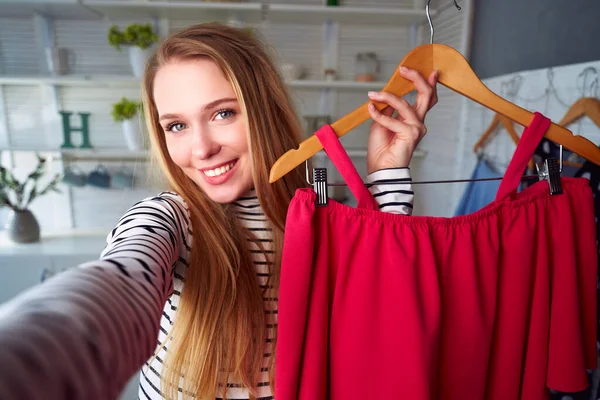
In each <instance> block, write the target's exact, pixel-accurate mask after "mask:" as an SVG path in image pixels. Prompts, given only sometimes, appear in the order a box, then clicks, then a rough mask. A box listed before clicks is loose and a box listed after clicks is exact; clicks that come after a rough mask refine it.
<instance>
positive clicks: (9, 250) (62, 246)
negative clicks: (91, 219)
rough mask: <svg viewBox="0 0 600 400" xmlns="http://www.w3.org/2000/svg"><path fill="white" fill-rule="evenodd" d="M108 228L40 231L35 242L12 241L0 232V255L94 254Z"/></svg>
mask: <svg viewBox="0 0 600 400" xmlns="http://www.w3.org/2000/svg"><path fill="white" fill-rule="evenodd" d="M109 232H110V230H108V229H107V230H96V231H81V230H80V231H78V230H69V231H63V232H42V235H41V236H42V237H41V239H40V241H39V242H36V243H14V242H11V241H10V240H9V239H8V235H7V234H6V232H0V256H16V255H48V256H57V255H95V256H98V255H99V254H100V252H101V251H102V249H103V248H104V246H105V245H106V236H107V235H108V233H109Z"/></svg>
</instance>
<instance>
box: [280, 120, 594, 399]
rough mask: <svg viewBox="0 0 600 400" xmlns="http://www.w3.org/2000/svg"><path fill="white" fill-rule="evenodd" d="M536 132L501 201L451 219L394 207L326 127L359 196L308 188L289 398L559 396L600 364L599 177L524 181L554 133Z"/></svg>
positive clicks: (286, 305)
mask: <svg viewBox="0 0 600 400" xmlns="http://www.w3.org/2000/svg"><path fill="white" fill-rule="evenodd" d="M548 124H549V120H548V119H546V118H545V117H543V116H541V115H540V114H537V113H536V116H535V118H534V120H533V122H532V123H531V125H530V126H529V127H528V128H527V129H526V130H525V132H524V133H523V136H522V139H521V142H520V143H519V146H518V147H517V150H516V152H515V155H514V157H513V159H512V161H511V164H510V166H509V168H508V170H507V172H506V175H505V177H504V178H503V181H502V183H501V185H500V188H499V190H498V194H497V198H496V200H495V201H494V202H493V203H491V204H490V205H488V206H486V207H485V208H483V209H482V210H479V211H477V212H475V213H473V214H469V215H465V216H459V217H452V218H442V217H417V216H403V215H396V214H386V213H383V212H380V211H378V207H377V204H376V202H375V201H374V199H373V197H372V196H371V194H370V193H369V191H368V190H367V188H366V187H365V186H364V184H363V183H362V181H361V178H360V176H359V174H358V173H357V171H356V169H355V168H354V166H353V165H352V163H351V161H350V159H349V157H348V155H347V154H346V153H345V151H344V149H343V147H342V146H341V144H340V142H339V140H338V138H337V136H336V135H335V133H334V132H333V130H332V129H331V127H329V126H326V127H324V128H321V129H320V130H319V132H317V136H318V137H319V140H320V141H321V142H322V143H323V146H324V148H325V151H326V152H327V154H328V155H329V157H330V159H331V161H332V162H333V164H334V165H336V167H337V169H338V170H339V171H340V173H341V175H342V177H343V178H344V180H345V181H346V183H348V186H349V188H350V190H351V191H352V193H353V194H354V196H355V197H356V199H357V202H358V206H357V208H352V207H348V206H346V205H342V204H340V203H337V202H335V201H333V200H331V199H330V200H329V204H328V205H327V206H324V207H316V206H315V200H316V195H315V193H314V192H313V191H312V190H310V189H300V190H298V191H297V193H296V195H295V196H294V198H293V200H292V202H291V204H290V208H289V212H288V216H287V225H286V230H285V241H284V249H283V262H282V271H281V284H280V294H279V322H278V339H277V348H276V360H277V362H276V371H277V372H276V380H275V398H276V399H277V400H292V399H302V400H318V399H332V400H336V399H340V400H341V399H344V400H348V399H411V400H415V399H444V400H453V399H457V400H458V399H460V400H477V399H498V400H515V399H527V400H529V399H534V400H537V399H547V398H549V390H548V388H552V389H556V390H560V391H563V392H577V391H580V390H583V389H584V388H586V387H587V377H586V368H589V369H593V368H595V367H596V321H595V319H596V282H597V279H596V274H597V272H596V265H597V264H596V261H597V252H596V234H595V222H594V210H593V200H592V193H591V189H590V187H589V182H588V181H587V180H586V179H583V178H563V179H561V184H562V187H563V193H562V194H557V195H554V196H550V193H549V187H548V184H547V182H546V181H540V182H537V183H535V184H534V185H533V186H531V187H529V188H527V189H525V190H524V191H522V192H520V193H516V189H517V186H518V184H519V182H520V178H521V174H522V171H523V170H524V169H525V167H526V164H527V160H529V159H530V157H531V155H532V154H533V152H534V150H535V147H536V145H537V144H538V143H539V141H540V140H541V138H542V137H543V135H544V133H545V131H546V130H547V127H548Z"/></svg>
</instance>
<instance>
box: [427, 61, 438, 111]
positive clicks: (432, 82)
mask: <svg viewBox="0 0 600 400" xmlns="http://www.w3.org/2000/svg"><path fill="white" fill-rule="evenodd" d="M437 80H438V71H437V70H435V71H432V72H431V74H429V77H428V78H427V83H428V84H429V86H431V87H432V88H433V94H432V95H431V101H430V103H429V109H430V110H431V107H433V106H434V105H436V104H437V102H438V94H437Z"/></svg>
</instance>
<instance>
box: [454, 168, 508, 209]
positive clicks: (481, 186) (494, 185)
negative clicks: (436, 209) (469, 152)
mask: <svg viewBox="0 0 600 400" xmlns="http://www.w3.org/2000/svg"><path fill="white" fill-rule="evenodd" d="M500 177H502V174H500V173H498V172H497V171H495V170H494V169H493V168H492V166H491V165H490V164H489V163H488V162H487V161H486V160H484V159H480V160H479V162H478V163H477V165H476V166H475V170H474V171H473V174H472V175H471V179H481V178H500ZM499 186H500V180H495V181H479V182H469V183H468V186H467V188H466V189H465V192H464V193H463V196H462V198H461V200H460V203H459V204H458V207H457V208H456V211H455V212H454V216H459V215H465V214H470V213H472V212H475V211H477V210H480V209H482V208H483V207H485V206H487V205H488V204H490V203H491V202H492V201H494V199H495V198H496V192H498V187H499Z"/></svg>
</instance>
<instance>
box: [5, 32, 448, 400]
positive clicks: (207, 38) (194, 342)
mask: <svg viewBox="0 0 600 400" xmlns="http://www.w3.org/2000/svg"><path fill="white" fill-rule="evenodd" d="M401 73H402V74H403V76H405V77H406V78H407V79H410V80H412V81H413V82H414V84H415V87H416V88H417V90H418V96H417V100H416V103H415V105H414V106H411V105H410V104H408V103H407V102H406V101H404V100H401V99H399V98H396V97H395V96H393V95H391V94H387V93H371V94H370V95H369V96H370V97H371V98H372V99H373V100H377V101H380V102H385V103H387V104H388V107H387V108H385V109H384V111H383V112H381V113H380V112H378V111H377V110H376V109H375V108H374V107H370V113H371V117H372V118H373V120H374V123H373V125H372V127H371V131H370V134H369V139H368V154H367V169H368V172H369V176H368V180H369V181H370V182H372V183H377V181H378V180H381V179H399V178H409V171H408V168H407V167H408V164H409V162H410V159H411V156H412V153H413V151H414V149H415V147H416V145H417V144H418V142H419V140H420V139H421V138H422V137H423V135H424V134H425V131H426V130H425V126H424V125H423V120H424V118H425V114H426V113H427V111H428V110H429V109H430V107H431V106H433V104H435V102H436V101H437V96H436V92H435V89H434V87H435V83H436V74H435V73H434V74H432V75H431V76H430V77H428V80H427V81H426V80H425V79H424V78H423V77H421V76H420V75H419V74H418V73H417V72H416V71H412V70H406V71H401ZM143 89H144V90H143V101H144V110H145V113H146V121H147V123H148V128H149V131H150V133H151V142H152V151H153V154H154V155H155V156H156V157H157V158H158V160H159V161H160V164H161V166H162V170H163V172H164V173H165V175H166V177H167V179H168V181H169V186H170V191H169V192H164V193H160V194H159V195H157V196H156V197H154V198H149V199H146V200H143V201H141V202H139V203H137V204H135V205H134V206H133V207H132V208H131V209H130V210H129V211H128V212H127V213H126V214H125V215H124V216H123V218H121V220H120V221H119V222H118V223H117V225H116V227H115V228H114V229H113V230H112V231H111V232H110V234H109V235H108V238H107V246H106V248H105V249H104V251H103V252H102V254H101V257H100V259H99V260H97V261H93V262H89V263H86V264H83V265H81V266H80V268H76V269H72V270H69V271H67V272H64V273H62V274H60V275H58V276H57V277H55V278H53V279H50V280H48V281H47V282H46V283H45V284H44V285H41V286H40V287H37V288H34V289H32V290H30V291H29V292H27V293H25V294H23V295H21V296H19V297H18V298H16V299H14V300H13V301H11V302H10V303H9V304H8V305H6V306H5V307H4V308H3V309H1V311H0V318H2V316H3V318H2V319H0V348H2V349H3V351H2V352H0V353H1V354H0V393H3V395H4V394H7V393H8V397H6V398H15V399H16V398H18V399H26V398H29V397H31V398H34V397H35V395H36V394H40V393H41V394H42V396H41V397H43V396H46V398H102V399H106V398H114V397H115V396H118V394H119V392H120V391H121V390H122V388H123V386H124V385H125V383H126V382H127V381H128V380H129V378H131V376H132V375H133V374H134V373H135V372H136V371H138V370H139V369H140V367H141V366H142V365H143V364H144V363H146V364H145V366H144V367H143V368H142V373H141V376H140V381H141V384H140V392H139V396H140V398H142V399H143V398H150V399H162V398H169V399H174V398H178V397H179V396H184V397H185V395H192V394H193V395H194V396H195V397H196V398H201V399H208V398H215V397H217V398H222V397H226V398H228V399H248V398H260V399H269V398H272V394H273V382H274V372H275V370H274V361H275V360H274V357H273V353H274V350H275V342H276V337H275V334H276V324H277V322H276V321H277V319H276V316H277V295H278V290H277V289H278V277H279V267H280V260H281V249H282V242H283V230H284V225H285V218H286V212H287V207H288V204H289V202H290V200H291V198H292V196H293V195H294V192H295V190H296V189H298V188H300V187H303V186H305V185H306V183H305V180H304V171H303V169H304V166H301V167H300V168H298V169H297V170H295V171H293V172H291V173H289V174H288V175H286V176H285V177H283V178H282V179H280V180H279V181H277V182H275V183H273V184H270V183H269V182H268V174H269V169H270V166H271V165H272V164H273V163H274V162H275V160H276V159H277V158H278V157H279V156H280V155H282V154H283V153H284V152H286V151H287V150H289V149H291V148H294V147H297V145H298V143H299V141H300V137H301V136H302V132H301V128H300V124H299V122H298V120H297V117H296V114H295V112H294V110H293V108H292V105H291V101H290V99H289V98H288V94H287V91H286V88H285V85H284V84H283V82H282V81H281V79H280V77H279V75H278V72H277V70H276V69H275V67H274V65H273V63H272V62H271V61H270V60H269V59H268V57H267V56H266V54H265V51H264V50H263V48H262V47H261V45H260V43H259V42H258V41H257V40H255V39H253V38H252V37H251V36H250V35H248V34H247V33H244V32H242V31H239V30H236V29H233V28H229V27H225V26H221V25H217V24H203V25H197V26H192V27H189V28H187V29H185V30H183V31H181V32H179V33H176V34H174V35H172V36H171V37H170V38H168V39H167V40H166V41H165V42H164V43H163V44H162V45H161V46H160V48H159V49H158V50H157V53H156V54H155V55H154V56H153V57H152V58H151V59H150V61H149V62H148V65H147V68H146V72H145V77H144V82H143ZM394 110H396V111H397V112H398V117H397V118H392V115H393V113H394ZM371 191H372V193H373V194H375V195H377V196H376V198H377V200H378V202H379V204H380V208H381V210H382V212H396V213H403V214H410V212H411V209H412V197H413V194H412V191H411V187H410V182H409V183H407V184H406V185H404V186H402V187H400V186H398V185H393V186H392V185H385V184H380V185H377V184H375V185H374V186H373V187H372V188H371ZM157 336H158V346H157V342H156V339H157ZM5 349H7V351H5ZM3 398H5V397H3Z"/></svg>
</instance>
